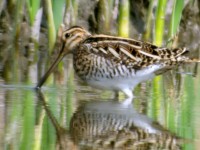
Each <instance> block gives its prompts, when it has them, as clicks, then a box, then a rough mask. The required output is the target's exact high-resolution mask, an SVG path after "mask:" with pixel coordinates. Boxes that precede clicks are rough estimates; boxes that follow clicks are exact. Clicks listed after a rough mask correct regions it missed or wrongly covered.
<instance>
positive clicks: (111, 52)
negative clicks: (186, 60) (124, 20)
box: [83, 35, 187, 68]
mask: <svg viewBox="0 0 200 150" xmlns="http://www.w3.org/2000/svg"><path fill="white" fill-rule="evenodd" d="M83 45H84V46H85V47H86V48H87V49H88V50H89V51H90V52H91V53H94V54H96V55H100V56H102V57H106V58H108V59H112V60H116V61H117V60H118V61H122V63H125V64H127V65H130V66H135V67H136V66H137V67H138V68H142V67H146V66H148V65H151V64H154V63H157V62H159V61H160V62H164V61H170V60H171V61H174V62H175V61H177V59H178V58H179V57H180V56H182V55H183V54H185V53H186V51H187V50H186V49H181V48H179V49H178V48H177V49H168V48H160V47H157V46H156V45H153V44H151V43H148V42H142V41H138V40H133V39H128V38H121V37H114V36H107V35H96V36H92V37H90V38H88V39H87V40H86V41H84V43H83Z"/></svg>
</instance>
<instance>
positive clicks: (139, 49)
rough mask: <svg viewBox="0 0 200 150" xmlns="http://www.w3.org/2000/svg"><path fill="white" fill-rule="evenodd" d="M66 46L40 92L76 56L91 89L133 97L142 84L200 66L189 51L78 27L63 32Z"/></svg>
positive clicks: (76, 66)
mask: <svg viewBox="0 0 200 150" xmlns="http://www.w3.org/2000/svg"><path fill="white" fill-rule="evenodd" d="M61 40H62V44H61V45H60V46H61V48H60V51H59V53H58V56H57V58H56V60H55V61H54V63H53V64H52V65H51V67H50V68H49V70H48V71H47V72H46V74H45V75H44V76H43V77H42V79H41V80H40V81H39V83H38V84H37V88H40V87H41V86H42V85H43V83H44V82H45V80H46V79H47V78H48V76H49V75H50V73H51V72H52V71H53V70H54V68H55V67H56V66H57V64H58V63H59V62H60V61H61V60H62V58H63V57H64V56H65V55H67V54H70V53H71V54H73V63H74V69H75V72H76V74H77V75H78V76H79V77H80V78H81V79H82V80H84V81H85V82H87V83H88V84H89V85H91V86H94V87H97V88H102V89H108V90H113V91H116V92H118V91H123V92H124V93H125V94H126V95H127V96H128V97H129V98H132V97H133V94H132V90H133V88H134V87H135V86H136V85H137V84H138V83H139V82H141V81H143V80H147V79H150V78H152V77H153V76H155V75H157V74H160V73H162V72H163V71H165V70H167V69H170V68H171V67H172V66H174V65H177V64H180V63H184V62H199V60H194V59H190V58H188V57H186V56H184V54H186V53H187V52H188V50H186V48H175V49H168V48H161V47H157V46H155V45H153V44H151V43H148V42H142V41H138V40H134V39H128V38H121V37H115V36H108V35H92V34H90V33H89V32H88V31H86V30H85V29H84V28H82V27H78V26H74V27H72V28H70V29H68V30H65V31H63V32H62V36H61Z"/></svg>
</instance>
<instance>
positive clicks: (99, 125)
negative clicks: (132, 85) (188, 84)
mask: <svg viewBox="0 0 200 150" xmlns="http://www.w3.org/2000/svg"><path fill="white" fill-rule="evenodd" d="M70 135H71V139H72V140H73V142H74V143H75V144H76V145H77V146H78V147H79V148H80V149H84V148H85V149H90V150H102V149H106V150H113V149H114V150H123V149H128V150H161V149H165V150H179V149H181V143H182V142H183V140H182V139H181V138H179V137H177V136H176V135H175V134H173V133H171V132H170V131H168V130H166V129H165V128H164V127H163V126H161V125H160V124H159V123H158V122H155V121H153V120H152V119H150V118H148V117H147V116H145V115H143V114H140V113H138V112H137V111H136V110H135V109H134V108H133V106H132V105H128V106H127V107H125V106H124V105H123V104H122V103H119V102H110V101H93V102H88V103H84V105H81V106H80V107H78V109H77V110H76V112H75V113H74V114H73V116H72V118H71V121H70Z"/></svg>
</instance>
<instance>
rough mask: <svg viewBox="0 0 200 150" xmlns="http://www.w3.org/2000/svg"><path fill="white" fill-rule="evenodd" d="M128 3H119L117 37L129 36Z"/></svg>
mask: <svg viewBox="0 0 200 150" xmlns="http://www.w3.org/2000/svg"><path fill="white" fill-rule="evenodd" d="M129 10H130V8H129V1H128V0H121V1H119V18H118V20H119V21H118V35H119V36H122V37H128V35H129V20H130V18H129V13H130V12H129Z"/></svg>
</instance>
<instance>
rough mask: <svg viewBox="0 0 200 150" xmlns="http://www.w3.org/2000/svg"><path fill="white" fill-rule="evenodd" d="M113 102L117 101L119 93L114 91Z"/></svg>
mask: <svg viewBox="0 0 200 150" xmlns="http://www.w3.org/2000/svg"><path fill="white" fill-rule="evenodd" d="M114 100H117V101H118V100H119V91H114Z"/></svg>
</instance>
